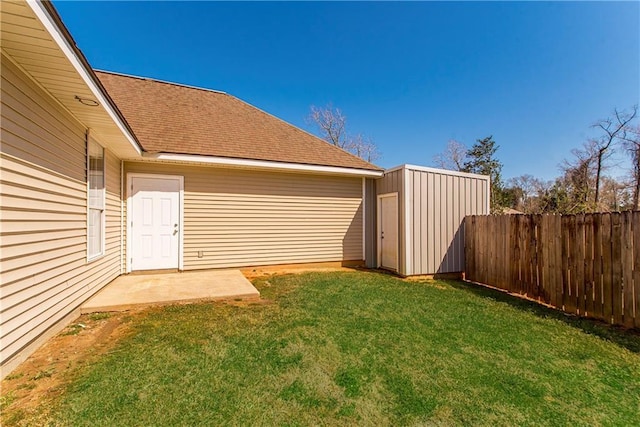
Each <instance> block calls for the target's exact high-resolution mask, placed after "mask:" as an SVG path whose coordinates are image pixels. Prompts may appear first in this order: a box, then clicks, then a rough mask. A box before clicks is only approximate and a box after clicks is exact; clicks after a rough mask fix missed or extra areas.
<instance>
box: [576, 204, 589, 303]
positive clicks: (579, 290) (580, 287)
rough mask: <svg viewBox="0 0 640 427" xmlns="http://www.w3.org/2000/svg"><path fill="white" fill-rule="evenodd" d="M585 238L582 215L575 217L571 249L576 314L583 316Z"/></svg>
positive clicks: (584, 300)
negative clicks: (573, 259) (573, 239)
mask: <svg viewBox="0 0 640 427" xmlns="http://www.w3.org/2000/svg"><path fill="white" fill-rule="evenodd" d="M584 245H585V237H584V214H579V215H576V240H575V241H574V242H573V247H574V251H575V255H576V265H575V273H576V274H575V279H576V280H575V281H576V299H577V309H578V311H577V312H578V313H579V314H581V315H584V314H585V312H586V296H587V289H586V286H585V277H584V270H585V268H584V263H585V247H584Z"/></svg>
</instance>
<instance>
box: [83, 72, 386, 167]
mask: <svg viewBox="0 0 640 427" xmlns="http://www.w3.org/2000/svg"><path fill="white" fill-rule="evenodd" d="M96 75H97V76H98V78H99V79H100V82H101V83H102V85H103V86H104V87H105V89H106V90H107V92H108V93H109V96H110V97H111V98H112V99H113V101H114V102H115V104H116V105H117V107H118V109H119V110H120V111H121V112H122V114H123V115H124V117H125V119H126V120H127V122H128V123H129V125H130V126H131V128H132V129H133V132H134V133H135V135H136V137H137V139H138V141H139V142H140V144H141V145H142V147H143V149H144V150H145V151H147V152H151V153H173V154H196V155H205V156H216V157H229V158H241V159H252V160H268V161H275V162H287V163H299V164H308V165H321V166H337V167H346V168H355V169H365V170H376V171H380V170H382V169H380V168H379V167H377V166H375V165H372V164H371V163H368V162H366V161H364V160H362V159H360V158H358V157H356V156H354V155H352V154H350V153H347V152H346V151H343V150H341V149H340V148H338V147H336V146H334V145H332V144H329V143H327V142H326V141H324V140H322V139H320V138H317V137H315V136H313V135H311V134H309V133H307V132H305V131H303V130H301V129H299V128H297V127H295V126H293V125H291V124H289V123H287V122H285V121H283V120H280V119H278V118H277V117H274V116H272V115H270V114H267V113H265V112H264V111H262V110H260V109H258V108H256V107H254V106H252V105H250V104H247V103H246V102H244V101H241V100H239V99H238V98H235V97H233V96H231V95H228V94H226V93H223V92H217V91H212V90H207V89H199V88H194V87H190V86H183V85H179V84H174V83H167V82H161V81H157V80H152V79H147V78H141V77H131V76H124V75H121V74H114V73H109V72H102V71H96Z"/></svg>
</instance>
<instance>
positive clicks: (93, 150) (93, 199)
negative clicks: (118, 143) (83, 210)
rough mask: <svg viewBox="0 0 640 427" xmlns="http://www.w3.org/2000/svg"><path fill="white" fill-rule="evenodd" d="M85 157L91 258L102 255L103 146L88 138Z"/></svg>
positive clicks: (89, 253)
mask: <svg viewBox="0 0 640 427" xmlns="http://www.w3.org/2000/svg"><path fill="white" fill-rule="evenodd" d="M87 157H88V160H87V181H88V182H87V187H88V189H89V194H88V203H87V205H88V206H87V258H88V259H89V260H91V259H94V258H97V257H99V256H101V255H104V229H105V213H104V208H105V202H104V199H105V188H104V187H105V185H104V183H105V179H104V148H102V146H100V145H99V144H98V143H96V142H95V141H93V140H91V139H89V140H88V143H87Z"/></svg>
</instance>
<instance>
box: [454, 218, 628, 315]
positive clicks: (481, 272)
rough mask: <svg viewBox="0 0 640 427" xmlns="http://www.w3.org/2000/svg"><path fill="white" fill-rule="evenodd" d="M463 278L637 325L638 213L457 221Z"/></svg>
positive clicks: (561, 306) (553, 304) (574, 312)
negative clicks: (461, 236)
mask: <svg viewBox="0 0 640 427" xmlns="http://www.w3.org/2000/svg"><path fill="white" fill-rule="evenodd" d="M464 225H465V261H466V268H465V277H466V279H467V280H470V281H473V282H478V283H484V284H487V285H491V286H494V287H497V288H501V289H505V290H507V291H509V292H517V293H520V294H523V295H526V296H527V297H530V298H533V299H537V300H539V301H543V302H545V303H547V304H550V305H552V306H554V307H556V308H559V309H562V310H564V311H565V312H567V313H573V314H577V315H580V316H586V317H592V318H596V319H601V320H604V321H606V322H609V323H614V324H618V325H624V326H627V327H637V328H640V212H623V213H600V214H581V215H491V216H476V215H473V216H468V217H466V218H465V222H464Z"/></svg>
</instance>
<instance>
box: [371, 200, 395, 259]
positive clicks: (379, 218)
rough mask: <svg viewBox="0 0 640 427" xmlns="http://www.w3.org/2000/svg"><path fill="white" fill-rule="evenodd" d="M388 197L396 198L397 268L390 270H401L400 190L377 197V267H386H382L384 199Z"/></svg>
mask: <svg viewBox="0 0 640 427" xmlns="http://www.w3.org/2000/svg"><path fill="white" fill-rule="evenodd" d="M387 197H393V198H395V199H396V264H397V265H396V269H395V270H391V269H389V270H390V271H396V272H398V271H400V231H399V228H400V227H399V223H400V216H399V215H400V209H398V192H397V191H394V192H393V193H385V194H378V197H377V202H378V203H377V211H376V212H377V213H378V214H377V215H376V222H377V233H376V234H377V235H376V239H377V242H378V243H377V246H378V251H377V252H378V262H377V268H384V267H382V199H384V198H387Z"/></svg>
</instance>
